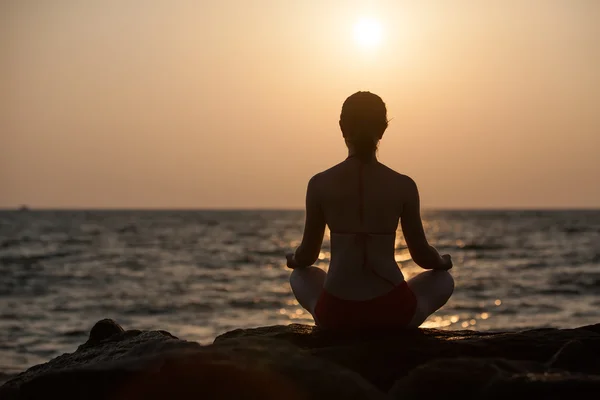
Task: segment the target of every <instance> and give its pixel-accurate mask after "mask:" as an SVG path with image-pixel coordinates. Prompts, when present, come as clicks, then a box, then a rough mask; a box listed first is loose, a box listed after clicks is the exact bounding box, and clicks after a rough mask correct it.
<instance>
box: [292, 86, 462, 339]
mask: <svg viewBox="0 0 600 400" xmlns="http://www.w3.org/2000/svg"><path fill="white" fill-rule="evenodd" d="M387 125H388V120H387V111H386V107H385V104H384V102H383V101H382V100H381V98H380V97H379V96H377V95H375V94H373V93H370V92H358V93H355V94H353V95H352V96H350V97H348V98H347V99H346V101H345V102H344V105H343V106H342V113H341V116H340V128H341V130H342V134H343V137H344V140H345V141H346V146H347V147H348V158H346V159H345V160H344V161H343V162H341V163H339V164H337V165H335V166H333V167H332V168H330V169H328V170H326V171H324V172H321V173H319V174H317V175H315V176H313V177H312V178H311V179H310V181H309V182H308V188H307V191H306V222H305V227H304V236H303V238H302V243H301V244H300V246H299V247H298V248H297V249H296V252H295V253H294V254H288V255H287V265H288V267H290V268H292V269H294V270H293V271H292V274H291V277H290V284H291V286H292V291H293V292H294V295H295V296H296V299H297V300H298V302H299V303H300V305H301V306H302V307H304V308H305V309H307V310H308V311H309V312H310V313H311V314H312V316H313V317H314V319H315V322H316V323H317V325H319V326H322V327H325V328H375V327H418V326H419V325H421V324H422V323H423V322H424V321H425V319H427V317H428V316H429V315H431V314H432V313H433V312H435V311H436V310H438V309H439V308H440V307H442V306H443V305H444V304H445V303H446V302H447V301H448V299H449V298H450V296H451V295H452V292H453V290H454V280H453V279H452V276H451V275H450V273H448V270H449V269H450V268H452V261H451V258H450V256H449V255H447V254H445V255H443V256H440V254H439V253H438V251H437V250H436V249H435V248H434V247H432V246H430V245H429V243H428V242H427V238H426V237H425V233H424V231H423V224H422V222H421V214H420V205H419V192H418V190H417V186H416V184H415V182H414V181H413V180H412V179H411V178H409V177H408V176H406V175H402V174H399V173H397V172H395V171H393V170H392V169H390V168H388V167H386V166H385V165H383V164H381V163H380V162H379V161H378V160H377V158H376V151H377V145H378V143H379V140H380V139H381V138H382V136H383V133H384V132H385V130H386V128H387ZM398 221H400V223H401V226H402V232H403V233H404V238H405V240H406V244H407V246H408V250H409V251H410V255H411V257H412V259H413V261H414V262H415V263H416V264H418V265H419V266H421V267H422V268H424V269H426V270H429V271H425V272H422V273H420V274H419V275H417V276H415V277H414V278H412V279H410V280H409V281H405V280H404V276H403V275H402V272H401V271H400V268H399V266H398V264H397V263H396V260H395V244H396V230H397V228H398ZM326 225H327V226H329V229H330V232H331V262H330V265H329V272H328V273H326V272H325V271H323V270H322V269H320V268H317V267H314V266H311V265H312V264H313V263H314V262H315V261H316V260H317V258H318V256H319V253H320V250H321V244H322V242H323V235H324V232H325V226H326Z"/></svg>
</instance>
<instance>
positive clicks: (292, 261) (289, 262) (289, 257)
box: [285, 253, 299, 269]
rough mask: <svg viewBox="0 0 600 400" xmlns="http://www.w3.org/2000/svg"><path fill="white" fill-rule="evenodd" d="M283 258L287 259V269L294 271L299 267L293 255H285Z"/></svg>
mask: <svg viewBox="0 0 600 400" xmlns="http://www.w3.org/2000/svg"><path fill="white" fill-rule="evenodd" d="M285 258H286V259H287V267H288V268H291V269H295V268H298V267H299V265H298V263H297V262H296V259H295V258H294V253H288V254H286V255H285Z"/></svg>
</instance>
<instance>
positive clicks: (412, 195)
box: [400, 177, 452, 270]
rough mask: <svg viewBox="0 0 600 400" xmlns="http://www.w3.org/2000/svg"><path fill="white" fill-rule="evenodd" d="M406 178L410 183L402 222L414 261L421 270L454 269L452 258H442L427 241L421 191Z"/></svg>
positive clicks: (447, 256) (413, 182)
mask: <svg viewBox="0 0 600 400" xmlns="http://www.w3.org/2000/svg"><path fill="white" fill-rule="evenodd" d="M406 178H407V181H408V182H407V185H405V193H406V194H407V195H408V199H407V201H406V203H404V206H403V209H402V215H401V218H400V222H401V224H402V232H403V233H404V239H405V240H406V245H407V246H408V251H409V252H410V255H411V257H412V259H413V261H414V262H415V263H416V264H417V265H419V266H420V267H421V268H424V269H443V270H448V269H450V268H452V261H451V259H450V256H449V255H447V254H444V255H443V256H440V253H438V251H437V250H436V248H435V247H433V246H431V245H430V244H429V242H428V241H427V238H426V237H425V231H424V230H423V222H422V221H421V204H420V199H419V190H418V188H417V184H416V183H415V181H413V180H412V179H411V178H408V177H406Z"/></svg>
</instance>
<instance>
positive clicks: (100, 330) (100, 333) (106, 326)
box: [87, 319, 125, 344]
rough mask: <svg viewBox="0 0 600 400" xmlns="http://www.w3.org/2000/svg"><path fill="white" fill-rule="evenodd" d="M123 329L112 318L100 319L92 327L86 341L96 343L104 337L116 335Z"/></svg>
mask: <svg viewBox="0 0 600 400" xmlns="http://www.w3.org/2000/svg"><path fill="white" fill-rule="evenodd" d="M124 331H125V330H124V329H123V328H122V327H121V325H119V324H117V323H116V322H115V321H113V320H112V319H102V320H100V321H98V322H96V323H95V324H94V326H93V327H92V330H91V331H90V337H89V339H88V341H87V343H90V344H91V343H98V342H101V341H102V340H104V339H108V338H110V337H111V336H112V335H116V334H119V333H122V332H124Z"/></svg>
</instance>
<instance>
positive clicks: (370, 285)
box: [324, 258, 404, 300]
mask: <svg viewBox="0 0 600 400" xmlns="http://www.w3.org/2000/svg"><path fill="white" fill-rule="evenodd" d="M402 282H404V275H403V274H402V271H400V268H399V267H398V264H397V263H396V262H395V261H394V260H393V259H391V260H388V261H387V262H379V263H377V264H373V263H367V264H362V260H361V261H359V262H357V260H354V261H353V262H348V263H345V264H341V263H338V262H336V260H335V259H334V258H332V260H331V263H330V264H329V270H328V272H327V278H326V280H325V285H324V288H325V290H327V291H328V292H329V293H331V294H333V295H335V296H338V297H341V298H345V299H350V300H365V299H369V298H373V297H377V296H380V295H382V294H385V293H387V292H388V291H389V290H390V289H391V288H393V287H394V286H398V285H400V284H401V283H402Z"/></svg>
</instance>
